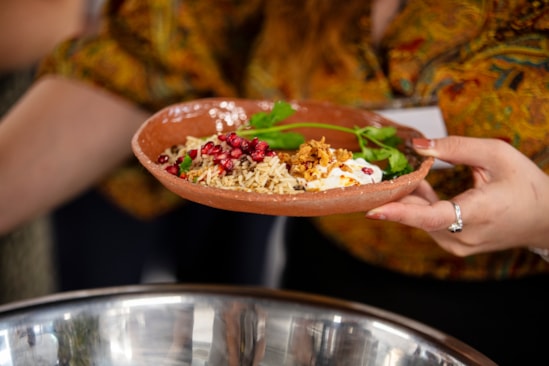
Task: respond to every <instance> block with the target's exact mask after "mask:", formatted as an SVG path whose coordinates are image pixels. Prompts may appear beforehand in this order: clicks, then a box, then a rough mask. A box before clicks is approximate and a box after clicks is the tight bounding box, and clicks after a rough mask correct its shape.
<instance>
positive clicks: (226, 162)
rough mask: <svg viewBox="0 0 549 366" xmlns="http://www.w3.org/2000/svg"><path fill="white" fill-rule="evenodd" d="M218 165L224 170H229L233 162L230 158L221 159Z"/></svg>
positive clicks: (232, 166) (231, 168)
mask: <svg viewBox="0 0 549 366" xmlns="http://www.w3.org/2000/svg"><path fill="white" fill-rule="evenodd" d="M219 166H220V167H222V168H223V170H225V171H226V172H230V171H232V170H233V168H234V162H233V160H232V159H222V160H221V161H220V162H219Z"/></svg>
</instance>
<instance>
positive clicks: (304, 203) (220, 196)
mask: <svg viewBox="0 0 549 366" xmlns="http://www.w3.org/2000/svg"><path fill="white" fill-rule="evenodd" d="M291 103H292V106H293V107H294V109H296V110H297V112H296V113H295V114H294V115H292V116H291V117H290V118H288V119H287V120H286V121H285V123H290V122H297V121H301V122H305V121H306V122H323V123H331V124H338V125H341V126H346V127H350V128H352V127H355V126H360V127H363V126H368V125H372V126H395V127H396V128H397V131H398V135H399V136H400V137H401V138H402V140H403V142H404V143H403V145H402V147H401V149H402V151H404V152H405V153H406V155H407V156H408V159H409V161H410V163H411V164H412V166H414V168H415V170H414V171H413V172H412V173H410V174H406V175H403V176H400V177H398V178H396V179H393V180H388V181H384V182H381V183H376V184H366V185H361V186H353V187H347V188H336V189H330V190H325V191H320V192H305V193H299V194H265V193H252V192H243V191H234V190H226V189H219V188H212V187H207V186H204V185H200V184H195V183H191V182H188V181H186V180H184V179H181V178H178V177H176V176H174V175H172V174H169V173H168V172H166V171H164V170H163V169H162V168H161V167H160V165H158V164H157V163H156V159H157V157H158V155H159V154H160V153H161V152H163V151H164V150H165V149H166V148H168V147H170V146H172V145H177V144H182V143H185V140H186V137H187V136H195V137H206V136H210V135H212V134H214V133H216V132H227V131H232V130H235V129H236V128H238V127H239V126H241V125H243V124H245V123H246V121H247V120H248V119H249V118H250V116H252V115H253V114H254V113H257V112H260V111H264V112H269V111H270V110H271V109H272V106H273V102H271V101H266V100H248V99H229V98H209V99H200V100H195V101H192V102H185V103H180V104H174V105H171V106H168V107H166V108H164V109H162V110H160V111H159V112H157V113H156V114H154V115H153V116H152V117H150V118H149V119H148V120H147V121H145V123H144V124H143V125H142V126H141V127H140V128H139V130H138V131H137V132H136V134H135V135H134V137H133V139H132V149H133V152H134V153H135V155H136V156H137V158H138V159H139V161H140V162H141V164H143V166H144V167H145V168H146V169H147V170H148V171H149V172H150V173H151V174H152V175H154V176H155V177H156V178H157V179H158V180H159V181H160V182H161V183H162V184H163V185H164V186H165V187H166V188H167V189H169V190H170V191H172V192H174V193H175V194H177V195H179V196H180V197H182V198H184V199H187V200H190V201H193V202H197V203H200V204H203V205H206V206H211V207H215V208H220V209H225V210H230V211H239V212H248V213H257V214H266V215H280V216H324V215H331V214H340V213H351V212H364V211H367V210H370V209H372V208H374V207H377V206H380V205H382V204H384V203H387V202H390V201H395V200H398V199H399V198H401V197H403V196H405V195H407V194H409V193H411V192H412V191H413V190H414V189H415V188H416V187H417V185H418V184H419V183H420V181H421V180H422V179H423V178H425V176H426V175H427V173H428V172H429V169H430V168H431V166H432V165H433V162H434V159H433V158H422V157H420V156H418V155H416V154H414V153H413V151H412V149H411V148H410V147H409V142H410V139H411V138H413V137H423V136H422V134H421V133H420V132H419V131H417V130H415V129H412V128H409V127H406V126H402V125H399V124H397V123H395V122H392V121H390V120H388V119H385V118H384V117H382V116H380V115H379V114H376V113H374V112H371V111H368V110H363V109H354V108H350V107H343V106H339V105H334V104H330V103H325V102H312V101H292V102H291ZM295 131H296V132H300V133H302V134H304V136H305V138H306V139H320V138H322V136H325V137H326V142H328V143H329V144H330V145H331V146H332V147H334V148H339V147H341V148H346V149H349V150H353V151H354V150H358V144H357V140H356V137H355V136H354V135H352V134H349V133H344V132H337V131H332V130H325V129H317V128H314V129H313V128H311V129H308V128H306V129H299V130H295Z"/></svg>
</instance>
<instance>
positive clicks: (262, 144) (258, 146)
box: [255, 141, 269, 151]
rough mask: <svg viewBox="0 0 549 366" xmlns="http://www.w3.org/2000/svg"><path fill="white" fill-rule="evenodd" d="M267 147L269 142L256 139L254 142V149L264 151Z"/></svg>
mask: <svg viewBox="0 0 549 366" xmlns="http://www.w3.org/2000/svg"><path fill="white" fill-rule="evenodd" d="M268 148H269V144H268V143H267V142H265V141H258V142H257V143H256V144H255V149H256V150H262V151H266V150H267V149H268Z"/></svg>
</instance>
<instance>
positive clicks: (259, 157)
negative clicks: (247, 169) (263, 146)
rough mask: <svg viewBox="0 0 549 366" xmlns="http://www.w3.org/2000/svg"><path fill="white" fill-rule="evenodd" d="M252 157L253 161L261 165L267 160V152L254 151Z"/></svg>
mask: <svg viewBox="0 0 549 366" xmlns="http://www.w3.org/2000/svg"><path fill="white" fill-rule="evenodd" d="M250 156H251V157H252V160H253V161H255V162H258V163H260V162H262V161H263V159H264V158H265V151H264V150H255V151H252V153H251V154H250Z"/></svg>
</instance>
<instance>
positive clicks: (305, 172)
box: [157, 132, 383, 194]
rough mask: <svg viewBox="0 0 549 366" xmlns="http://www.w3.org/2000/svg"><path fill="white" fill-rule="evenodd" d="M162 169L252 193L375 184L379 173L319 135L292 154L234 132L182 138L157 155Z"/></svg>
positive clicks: (280, 192)
mask: <svg viewBox="0 0 549 366" xmlns="http://www.w3.org/2000/svg"><path fill="white" fill-rule="evenodd" d="M157 162H158V163H159V164H161V165H162V166H163V168H164V169H165V170H166V171H167V172H169V173H171V174H173V175H176V176H179V177H180V178H182V179H186V180H188V181H189V182H193V183H198V184H204V185H207V186H210V187H215V188H223V189H233V190H241V191H248V192H258V193H279V194H295V193H302V192H314V191H322V190H326V189H331V188H341V187H350V186H355V185H361V184H368V183H378V182H381V180H382V176H383V172H382V170H381V168H380V167H379V166H377V165H374V164H370V163H368V162H366V161H365V160H364V159H362V158H357V159H354V158H353V153H352V152H350V151H348V150H345V149H333V148H331V147H330V145H329V144H327V143H326V142H325V141H324V139H322V140H321V141H316V140H310V141H308V142H305V143H303V144H301V146H300V148H299V150H298V151H297V152H295V153H293V154H291V153H288V152H275V151H274V150H272V149H271V148H270V147H269V145H268V144H267V143H266V142H265V141H262V140H259V139H258V138H257V137H254V138H253V139H252V140H248V139H246V138H243V137H240V136H238V135H237V134H236V133H235V132H229V133H226V134H219V135H213V136H210V137H208V138H207V139H201V138H197V137H193V136H189V137H187V142H186V143H185V144H184V145H177V146H172V147H170V148H168V149H166V150H165V151H164V152H163V153H162V154H160V155H159V157H158V159H157Z"/></svg>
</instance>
